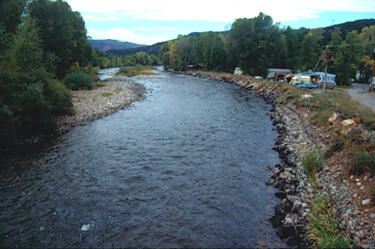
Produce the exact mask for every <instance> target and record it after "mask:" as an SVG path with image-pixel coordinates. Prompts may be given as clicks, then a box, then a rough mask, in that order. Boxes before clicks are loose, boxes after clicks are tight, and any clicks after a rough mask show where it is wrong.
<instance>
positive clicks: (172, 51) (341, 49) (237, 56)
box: [159, 13, 375, 85]
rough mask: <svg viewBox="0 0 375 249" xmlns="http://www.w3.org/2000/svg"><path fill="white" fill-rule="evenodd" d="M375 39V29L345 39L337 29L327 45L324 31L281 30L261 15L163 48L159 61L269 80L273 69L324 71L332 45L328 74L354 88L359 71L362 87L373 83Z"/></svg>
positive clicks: (349, 34)
mask: <svg viewBox="0 0 375 249" xmlns="http://www.w3.org/2000/svg"><path fill="white" fill-rule="evenodd" d="M374 39H375V25H374V26H370V27H365V28H363V29H362V30H361V31H360V32H358V31H356V30H354V31H351V32H345V33H344V32H341V31H340V29H338V28H336V29H335V30H334V31H333V32H332V33H331V35H330V38H329V39H328V43H327V42H325V40H326V39H323V29H306V28H300V29H292V28H290V27H286V28H281V27H280V25H279V24H275V23H274V22H273V19H272V17H271V16H268V15H265V14H263V13H259V15H258V16H256V17H254V18H240V19H236V20H235V22H234V23H233V24H232V25H231V28H230V30H229V31H228V32H223V33H215V32H205V33H202V34H200V35H199V36H179V37H178V38H177V39H176V40H172V41H169V42H168V43H166V44H164V45H163V46H162V47H161V48H160V51H159V58H160V61H161V62H162V64H163V65H164V66H165V67H166V68H171V69H174V70H186V69H187V68H188V65H194V64H201V65H202V66H203V69H204V70H214V71H227V72H233V69H234V68H235V67H237V66H240V67H241V68H242V70H243V71H244V72H245V73H247V74H251V75H260V76H263V77H265V76H266V75H267V69H268V68H289V69H292V70H293V71H295V72H296V71H305V70H315V71H319V70H321V71H323V70H324V61H325V54H326V49H327V45H329V50H330V51H331V53H332V54H333V56H330V58H329V59H330V60H329V61H330V62H329V67H328V72H330V73H335V74H336V75H337V83H339V84H344V85H348V84H350V82H351V78H355V75H356V72H357V71H359V72H360V80H361V81H362V82H367V81H368V80H369V78H370V76H371V68H372V67H371V65H372V63H373V50H374V48H375V41H374Z"/></svg>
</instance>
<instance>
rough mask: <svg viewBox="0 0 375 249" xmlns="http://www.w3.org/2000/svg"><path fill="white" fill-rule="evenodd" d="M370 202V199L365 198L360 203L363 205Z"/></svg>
mask: <svg viewBox="0 0 375 249" xmlns="http://www.w3.org/2000/svg"><path fill="white" fill-rule="evenodd" d="M370 203H371V199H366V200H363V201H362V205H363V206H365V205H369V204H370Z"/></svg>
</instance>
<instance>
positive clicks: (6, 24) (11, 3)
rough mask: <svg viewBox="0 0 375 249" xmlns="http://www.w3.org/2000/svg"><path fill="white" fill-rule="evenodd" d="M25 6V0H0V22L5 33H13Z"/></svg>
mask: <svg viewBox="0 0 375 249" xmlns="http://www.w3.org/2000/svg"><path fill="white" fill-rule="evenodd" d="M25 6H26V0H1V1H0V24H2V25H3V28H5V32H6V33H14V32H15V31H16V29H17V28H18V26H19V24H20V23H21V14H22V12H23V11H24V9H25Z"/></svg>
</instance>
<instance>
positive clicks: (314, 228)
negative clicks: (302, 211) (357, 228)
mask: <svg viewBox="0 0 375 249" xmlns="http://www.w3.org/2000/svg"><path fill="white" fill-rule="evenodd" d="M335 217H336V215H335V214H334V212H333V208H332V206H331V205H330V202H329V199H328V198H327V197H322V196H317V197H315V199H314V200H313V201H312V211H311V213H310V216H309V221H310V224H309V226H310V229H309V234H308V237H309V239H310V240H312V241H314V242H315V243H316V245H317V247H318V248H350V244H349V241H348V239H347V238H345V237H343V236H342V235H341V234H340V231H339V229H338V228H337V224H338V221H337V220H336V218H335Z"/></svg>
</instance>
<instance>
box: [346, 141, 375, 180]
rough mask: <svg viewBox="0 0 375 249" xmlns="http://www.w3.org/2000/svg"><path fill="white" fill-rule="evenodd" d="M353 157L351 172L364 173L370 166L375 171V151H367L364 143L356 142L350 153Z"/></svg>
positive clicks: (351, 157)
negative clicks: (358, 143)
mask: <svg viewBox="0 0 375 249" xmlns="http://www.w3.org/2000/svg"><path fill="white" fill-rule="evenodd" d="M349 157H350V159H351V168H350V172H351V173H352V174H356V175H360V174H363V173H364V172H365V171H366V170H367V169H368V168H369V169H370V170H371V172H372V173H374V172H375V151H370V152H369V151H367V150H366V148H365V147H364V146H363V145H357V144H354V145H352V147H351V151H350V153H349Z"/></svg>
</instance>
